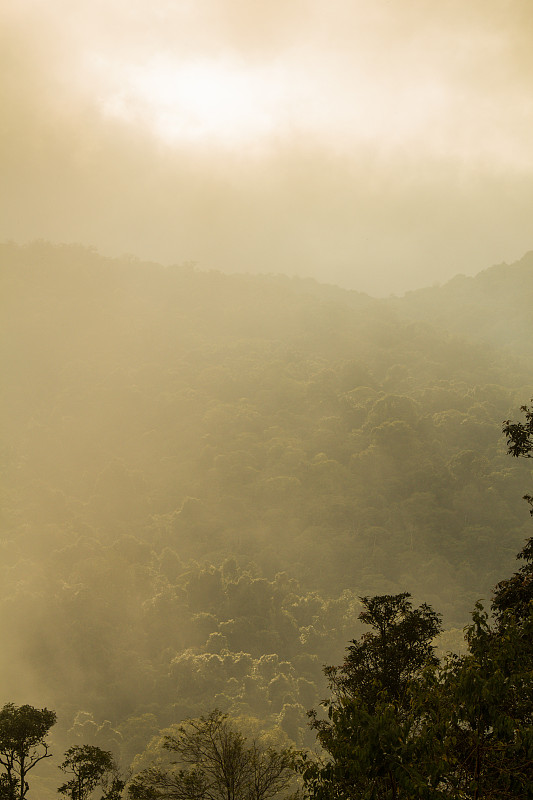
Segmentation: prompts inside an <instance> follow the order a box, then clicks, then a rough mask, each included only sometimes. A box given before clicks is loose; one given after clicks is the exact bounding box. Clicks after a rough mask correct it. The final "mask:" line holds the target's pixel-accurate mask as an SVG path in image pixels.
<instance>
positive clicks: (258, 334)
mask: <svg viewBox="0 0 533 800" xmlns="http://www.w3.org/2000/svg"><path fill="white" fill-rule="evenodd" d="M0 264H1V286H0V290H1V297H2V304H3V307H2V320H3V323H2V325H3V336H2V374H3V378H4V380H3V382H2V389H1V403H2V406H1V415H2V419H3V420H4V421H5V422H6V423H7V424H4V431H3V458H2V469H3V475H2V493H3V503H2V506H3V512H2V513H3V520H2V530H3V533H2V540H1V548H2V557H1V559H0V570H1V573H2V581H1V587H2V588H1V596H0V603H1V608H2V611H1V618H0V632H1V638H2V654H3V655H2V662H1V670H0V675H1V680H2V695H3V702H4V703H16V704H20V705H22V704H27V703H29V704H33V705H34V706H36V707H38V708H41V707H43V706H46V707H48V708H53V709H54V710H55V713H57V724H56V725H55V726H54V727H53V728H52V730H51V733H50V737H51V739H50V741H51V748H52V750H54V748H55V752H57V753H60V751H61V750H65V749H66V748H67V747H69V748H72V747H82V746H86V745H87V746H94V747H98V748H100V750H101V751H102V752H105V753H107V752H112V753H113V755H114V757H115V758H116V759H117V762H118V763H119V764H120V765H122V768H123V769H128V768H129V767H130V766H131V765H133V767H132V768H133V770H134V772H135V773H137V772H140V771H142V770H143V769H146V768H147V767H148V766H149V764H150V763H151V762H152V759H153V755H154V753H155V752H156V750H157V748H158V747H159V744H158V743H159V742H160V740H161V735H162V734H161V731H164V730H165V729H168V728H169V726H174V725H177V724H179V723H180V722H182V721H183V720H185V719H189V718H197V719H198V718H200V717H201V716H202V715H203V716H204V717H205V716H206V715H208V714H209V713H211V711H212V710H213V709H214V708H216V709H219V710H220V712H221V713H228V714H230V715H231V718H232V719H234V720H237V721H238V723H239V725H241V727H242V730H244V731H245V733H246V735H249V736H250V737H251V738H252V739H253V737H260V736H263V737H264V736H266V737H271V738H270V739H269V740H268V741H271V742H272V743H273V744H275V745H276V746H277V747H279V748H284V747H289V746H291V745H292V746H294V747H297V748H305V747H311V748H312V747H314V746H315V742H316V735H315V734H316V731H315V730H313V728H312V727H310V726H309V724H308V718H307V711H308V710H309V709H311V708H317V707H318V706H319V703H320V700H321V699H322V698H323V697H324V696H325V694H326V693H327V691H328V689H327V681H326V679H325V677H324V674H323V666H324V665H325V664H327V665H335V664H341V663H342V662H343V660H344V658H345V648H346V646H347V644H348V643H349V642H350V641H352V642H355V641H357V640H358V639H359V637H360V636H361V634H362V632H363V631H364V630H365V625H364V622H368V619H366V620H365V618H364V614H365V613H366V612H367V611H368V602H369V599H370V598H372V597H391V596H401V595H405V593H406V592H409V593H410V595H411V596H412V603H413V607H415V608H420V607H422V604H428V607H430V608H431V609H435V612H438V614H441V615H442V621H441V622H439V625H440V624H442V628H443V633H442V634H441V635H440V637H438V639H437V640H436V642H435V645H436V647H437V652H438V653H439V654H441V653H443V652H444V651H446V650H455V651H457V652H458V654H459V656H460V655H461V654H464V653H466V650H467V644H468V643H465V641H464V638H463V634H462V628H463V627H464V626H465V625H466V624H467V623H468V621H469V619H470V614H471V611H472V608H474V607H475V603H476V602H477V601H478V600H479V599H480V598H485V600H486V599H487V598H490V596H491V591H492V589H493V587H494V586H495V585H496V584H497V582H498V581H501V579H502V576H505V575H506V574H509V573H510V572H511V571H512V569H513V563H514V557H515V553H516V552H518V551H520V550H521V549H522V548H523V546H524V541H525V540H527V539H528V537H530V536H531V520H530V518H529V516H528V514H527V507H526V506H525V505H524V504H523V503H521V502H520V498H521V497H522V496H523V495H524V492H525V491H528V490H530V489H531V470H529V469H528V466H529V462H527V461H525V460H524V461H516V462H515V461H513V460H511V459H510V458H509V456H508V455H507V447H506V442H505V437H504V436H503V435H502V422H503V421H504V420H509V419H515V418H517V417H518V415H519V414H520V411H519V408H520V406H521V405H522V404H523V403H524V401H527V399H528V398H529V397H531V395H532V393H533V370H532V368H531V363H532V360H531V357H532V355H533V336H532V324H531V323H532V319H531V297H532V296H533V254H531V253H530V254H528V255H527V256H525V257H524V258H523V259H522V261H520V262H518V263H517V264H514V265H512V266H508V265H500V266H497V267H493V268H491V269H488V270H486V271H485V272H483V273H481V274H480V275H478V276H477V277H475V278H465V277H463V276H458V277H457V278H455V279H454V280H452V281H451V282H450V283H448V284H446V285H445V286H443V287H440V288H437V287H434V288H431V289H427V290H421V291H417V292H412V293H409V294H408V295H406V296H405V297H402V298H395V297H391V298H389V299H387V300H376V299H373V298H371V297H369V296H367V295H363V294H359V293H356V292H350V291H345V290H341V289H338V288H336V287H333V286H327V285H321V284H318V283H315V282H314V281H310V280H302V279H290V278H287V277H284V276H281V275H268V276H253V277H252V276H246V275H222V274H220V273H216V272H201V271H199V270H197V269H196V268H195V266H194V265H193V264H182V265H176V266H172V267H162V266H161V265H158V264H152V263H144V262H140V261H137V260H135V259H132V258H123V259H107V258H104V257H102V256H100V255H98V254H97V253H96V252H94V251H92V250H90V249H86V248H82V247H78V246H53V245H50V244H47V243H43V242H40V243H35V244H33V245H29V246H25V247H19V246H16V245H12V244H4V245H2V247H1V250H0ZM499 596H500V597H501V596H502V595H501V594H500V595H499ZM409 602H411V601H409ZM485 605H486V606H487V607H488V605H489V604H488V603H487V602H486V603H485ZM495 612H496V616H498V614H500V612H501V609H500V608H499V606H497V607H496V609H495ZM477 613H478V614H479V615H481V616H478V622H479V625H480V626H481V628H480V630H481V629H482V628H483V625H484V624H485V623H484V622H483V619H485V618H484V617H483V616H482V611H481V610H480V609H478V612H477ZM361 614H362V615H363V616H362V617H361V618H359V616H360V615H361ZM428 619H429V618H428ZM429 621H431V620H430V619H429ZM487 624H489V623H488V622H487ZM429 629H431V630H433V629H432V628H431V624H430V625H429V628H428V630H429ZM433 632H436V631H433ZM480 635H481V634H480ZM475 641H477V640H475ZM475 641H474V639H472V638H471V640H470V645H469V646H470V648H471V649H470V652H472V647H473V646H474V645H475ZM472 642H474V644H472ZM353 646H355V645H353ZM431 646H432V647H433V645H431ZM351 652H352V654H355V653H356V651H351ZM348 663H349V662H348ZM449 668H450V669H451V667H449ZM339 669H340V668H339ZM343 669H344V668H343ZM457 669H459V668H457ZM465 669H466V668H465ZM456 674H457V671H456ZM329 677H330V679H331V678H332V673H329ZM331 688H332V687H331V686H330V689H331ZM333 688H335V687H333ZM389 699H390V698H389ZM396 701H397V698H394V702H396ZM332 702H333V703H335V697H333V701H332ZM387 702H388V701H387ZM317 724H318V725H319V727H320V722H318V723H317ZM322 738H323V742H322V743H323V744H325V745H326V749H327V745H328V740H327V735H326V734H324V736H323V737H322ZM330 744H331V743H330ZM331 746H332V748H333V749H334V747H333V744H332V745H331ZM74 756H76V757H78V756H80V752H79V751H74ZM76 763H77V762H76ZM39 766H40V767H41V766H44V767H46V768H43V769H42V770H41V777H40V778H39V780H40V781H41V784H39V785H40V791H42V792H45V793H46V792H48V791H49V792H51V793H55V792H56V788H57V784H58V779H57V765H54V767H53V769H52V766H51V762H50V760H49V759H47V760H46V761H43V764H42V765H39ZM47 770H48V771H47ZM53 770H55V772H54V771H53ZM36 771H37V770H36ZM33 785H34V784H33V783H32V786H33ZM36 785H37V784H36ZM65 785H66V784H65Z"/></svg>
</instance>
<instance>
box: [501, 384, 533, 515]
mask: <svg viewBox="0 0 533 800" xmlns="http://www.w3.org/2000/svg"><path fill="white" fill-rule="evenodd" d="M531 403H532V405H531V406H527V405H524V406H521V407H520V410H521V411H523V412H524V417H525V420H524V422H511V421H510V420H507V421H506V422H504V428H503V432H504V434H505V435H506V436H507V447H508V452H509V453H510V454H511V455H512V456H515V458H519V457H522V458H533V398H532V400H531ZM524 500H527V502H528V503H529V504H530V506H531V511H530V514H531V515H532V516H533V497H532V496H531V495H529V494H526V495H524Z"/></svg>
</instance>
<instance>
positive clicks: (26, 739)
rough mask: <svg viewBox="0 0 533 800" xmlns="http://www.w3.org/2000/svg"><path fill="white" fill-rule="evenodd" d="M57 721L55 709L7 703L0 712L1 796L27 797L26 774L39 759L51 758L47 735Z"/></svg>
mask: <svg viewBox="0 0 533 800" xmlns="http://www.w3.org/2000/svg"><path fill="white" fill-rule="evenodd" d="M55 722H56V715H55V712H54V711H49V710H48V709H47V708H41V709H39V708H34V707H33V706H30V705H23V706H16V705H14V704H13V703H7V704H6V705H5V706H4V707H3V708H2V710H1V711H0V765H1V766H2V767H3V770H4V771H3V774H2V775H1V776H0V792H1V797H2V798H6V799H7V800H24V798H25V797H26V794H27V792H28V789H29V785H28V781H27V775H28V772H29V771H30V770H32V769H33V768H34V767H35V765H36V764H38V763H39V761H42V760H43V759H44V758H50V756H51V755H52V754H51V753H50V752H49V746H48V742H47V741H46V737H47V735H48V732H49V731H50V728H51V727H52V726H53V725H54V724H55Z"/></svg>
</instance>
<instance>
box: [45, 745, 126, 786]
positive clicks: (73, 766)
mask: <svg viewBox="0 0 533 800" xmlns="http://www.w3.org/2000/svg"><path fill="white" fill-rule="evenodd" d="M59 768H60V769H61V770H62V771H63V772H65V773H66V774H67V775H71V776H72V777H71V778H70V779H69V780H68V781H66V782H65V783H64V784H63V785H62V786H60V787H59V788H58V790H57V791H58V792H59V794H64V795H66V796H67V797H69V798H71V800H87V798H88V797H89V796H90V794H91V793H92V792H93V791H94V790H95V789H96V787H97V786H99V785H100V786H103V789H104V792H103V796H104V797H108V798H110V800H112V798H115V797H117V796H118V795H119V794H120V791H121V790H122V789H123V788H124V783H123V782H121V780H120V778H119V777H118V774H117V766H116V764H115V761H114V759H113V756H112V755H111V753H110V752H109V751H108V750H101V749H100V748H99V747H96V746H94V745H90V744H84V745H77V746H75V747H71V748H69V749H68V750H67V752H66V753H65V759H64V761H63V763H62V764H60V767H59ZM106 779H107V780H106Z"/></svg>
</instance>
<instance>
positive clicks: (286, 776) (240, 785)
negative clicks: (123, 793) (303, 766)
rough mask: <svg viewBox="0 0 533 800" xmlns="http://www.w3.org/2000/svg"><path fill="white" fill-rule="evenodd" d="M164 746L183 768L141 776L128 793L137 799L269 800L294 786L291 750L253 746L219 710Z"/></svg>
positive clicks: (154, 769) (156, 770)
mask: <svg viewBox="0 0 533 800" xmlns="http://www.w3.org/2000/svg"><path fill="white" fill-rule="evenodd" d="M163 746H164V748H165V749H166V750H168V751H170V752H171V753H174V754H176V755H177V758H178V761H177V764H178V768H177V769H174V770H167V769H164V768H162V767H158V766H151V767H149V768H148V769H146V770H145V771H143V772H141V773H139V774H138V775H137V776H136V777H135V779H134V780H133V781H132V783H131V784H130V786H129V789H128V792H129V796H130V797H131V798H132V800H156V799H157V798H165V799H166V798H168V800H270V798H273V797H276V796H278V795H279V794H280V793H281V792H283V791H285V790H287V788H288V787H289V786H290V784H291V783H292V782H293V771H292V767H293V763H294V755H293V753H292V752H291V751H290V750H287V749H285V750H280V751H278V750H276V749H275V748H273V747H268V748H264V747H261V746H260V744H259V743H258V742H256V741H252V742H251V743H250V744H248V743H247V741H246V739H245V737H244V736H243V735H242V734H241V733H240V732H239V731H238V730H237V729H236V728H235V727H234V726H233V725H231V724H230V723H229V722H228V720H227V715H225V714H222V713H221V712H220V711H216V710H215V711H213V712H211V714H209V716H207V717H201V718H200V719H197V720H189V721H188V722H187V723H186V724H185V725H182V726H180V728H179V730H178V733H177V735H176V736H171V735H167V736H166V737H165V740H164V745H163ZM180 765H181V766H180Z"/></svg>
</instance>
